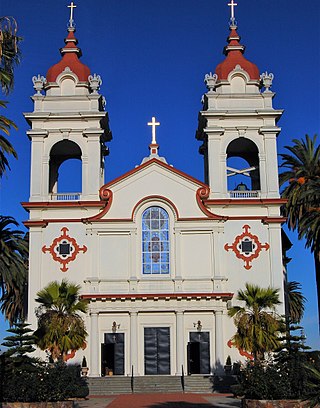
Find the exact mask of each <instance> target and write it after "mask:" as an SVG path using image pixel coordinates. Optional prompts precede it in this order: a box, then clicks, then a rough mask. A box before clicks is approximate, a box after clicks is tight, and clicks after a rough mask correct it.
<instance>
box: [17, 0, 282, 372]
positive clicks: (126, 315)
mask: <svg viewBox="0 0 320 408" xmlns="http://www.w3.org/2000/svg"><path fill="white" fill-rule="evenodd" d="M71 4H72V5H73V3H71ZM230 6H231V19H230V27H229V28H230V32H229V36H228V40H227V44H226V46H225V48H224V54H225V57H224V60H223V61H222V62H221V63H220V64H219V65H218V66H217V67H216V69H215V72H214V73H209V74H207V75H206V76H205V83H206V87H207V90H206V93H205V94H204V96H203V100H202V103H203V106H202V110H201V111H200V113H199V121H198V126H197V130H196V138H197V140H199V142H200V143H199V147H200V149H199V151H200V153H201V154H202V155H203V162H204V178H203V181H200V180H197V179H195V178H194V177H192V175H189V174H185V173H184V172H182V171H180V170H179V169H177V168H175V167H173V166H171V165H169V164H168V163H167V162H166V159H165V158H164V157H160V156H159V154H158V149H159V145H158V142H159V140H157V138H156V128H157V125H158V124H159V123H158V122H157V120H156V118H154V117H153V118H150V122H149V123H148V125H149V126H150V127H151V128H150V131H151V132H152V140H151V144H150V146H149V152H146V155H147V156H146V157H145V158H144V159H143V160H142V162H141V164H140V165H138V166H137V167H135V168H133V169H132V170H131V171H129V172H127V173H125V174H119V176H118V177H117V178H116V179H115V180H113V181H110V182H108V183H107V184H105V180H104V163H105V160H107V155H108V146H107V144H108V143H109V142H110V141H111V139H112V134H111V130H110V128H109V119H108V113H107V112H106V111H105V100H104V97H103V96H102V95H101V94H100V93H99V88H100V85H101V78H100V76H99V75H97V74H95V73H92V72H91V71H90V68H89V67H88V66H86V65H84V64H83V63H82V62H81V60H80V57H81V49H80V48H79V47H78V44H77V43H78V42H77V39H76V36H75V27H74V23H73V16H72V12H71V17H70V22H69V25H68V30H67V37H66V39H65V46H64V47H63V48H61V50H60V51H61V55H62V58H61V60H60V61H59V62H58V63H57V64H55V65H53V66H52V67H50V68H49V69H48V71H47V74H46V77H43V76H41V75H38V76H35V77H33V83H34V88H35V90H36V93H35V94H34V95H33V96H32V99H33V102H34V110H33V112H31V113H26V114H25V118H26V120H27V122H28V123H29V125H30V130H28V132H27V135H28V137H29V139H30V141H31V151H32V154H31V180H30V199H29V201H28V202H25V203H23V206H24V208H25V209H26V210H27V211H28V213H29V219H28V221H26V222H25V225H26V226H28V228H29V230H30V262H29V268H30V270H29V306H28V307H29V309H28V321H29V322H30V323H31V324H32V327H33V328H34V329H35V328H36V326H37V319H36V316H35V308H36V307H37V304H36V302H35V300H34V299H35V298H36V294H37V292H38V291H39V290H41V289H43V288H44V287H45V286H46V285H47V284H48V283H49V282H52V281H54V280H57V281H61V280H62V279H67V280H68V281H69V282H73V283H77V284H79V285H81V294H82V297H83V298H85V299H88V302H89V310H88V313H87V315H86V316H85V324H86V328H87V331H88V333H89V336H88V338H87V344H86V347H85V348H84V349H83V350H79V351H77V352H76V354H75V357H74V359H73V360H71V361H79V362H80V361H81V360H82V356H86V359H87V361H88V366H89V370H90V371H89V375H90V376H91V377H98V376H104V375H106V374H108V372H110V371H111V372H112V373H113V374H114V375H131V373H133V374H134V375H136V376H144V375H158V374H159V375H181V374H182V372H183V373H184V374H185V375H188V374H212V373H221V372H222V371H223V366H224V364H225V361H226V358H227V356H228V355H230V356H231V358H232V361H236V360H241V359H242V360H243V359H244V355H245V353H244V352H243V351H242V350H237V349H236V348H234V347H232V344H231V342H230V339H231V338H232V336H233V335H234V334H235V331H236V328H235V326H234V323H233V320H232V319H231V318H230V317H228V314H227V313H228V308H230V306H232V305H235V304H237V300H236V296H237V292H238V290H239V289H243V288H244V287H245V283H246V282H249V283H251V284H256V285H259V286H261V287H264V288H266V287H268V286H272V287H274V288H279V289H280V299H281V301H282V304H281V305H280V306H279V308H278V312H279V313H280V314H283V313H284V291H283V280H284V273H283V262H282V249H281V248H282V243H281V224H282V223H283V221H284V219H283V218H282V217H281V215H280V206H281V205H282V204H283V202H284V201H283V200H281V198H280V195H279V185H278V170H277V168H278V163H277V147H276V140H277V135H278V134H279V132H280V128H279V127H278V126H277V121H278V120H279V118H280V117H281V114H282V110H278V109H274V108H273V97H274V93H273V91H272V90H271V87H272V80H273V75H272V74H271V73H268V72H264V73H262V74H261V73H260V71H259V69H258V67H257V66H256V65H255V64H254V63H252V62H250V61H248V60H247V59H246V57H245V55H244V51H245V47H244V46H243V45H242V44H241V42H240V36H239V35H238V32H237V24H236V21H235V18H234V6H235V3H234V1H233V0H232V1H231V2H230ZM71 11H73V9H72V8H71ZM53 51H54V50H53ZM217 58H218V56H217ZM200 80H202V78H199V81H200ZM195 128H196V124H195ZM114 137H119V135H114ZM190 137H192V135H190ZM70 159H78V160H79V161H81V169H82V170H81V171H82V190H81V191H73V192H69V193H60V192H58V191H59V189H58V183H59V177H58V174H59V167H60V166H61V165H62V164H63V163H64V162H66V161H68V160H70ZM242 163H245V165H244V166H242ZM240 176H242V177H245V178H246V180H247V181H246V182H245V183H244V182H241V183H239V184H238V185H237V186H236V188H234V184H233V185H232V183H230V180H231V179H233V180H234V178H236V177H240ZM231 185H232V187H233V188H231ZM247 357H248V356H247Z"/></svg>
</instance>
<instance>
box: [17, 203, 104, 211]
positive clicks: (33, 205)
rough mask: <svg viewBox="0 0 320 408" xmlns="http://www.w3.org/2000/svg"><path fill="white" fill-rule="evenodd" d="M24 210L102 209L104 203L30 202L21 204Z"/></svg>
mask: <svg viewBox="0 0 320 408" xmlns="http://www.w3.org/2000/svg"><path fill="white" fill-rule="evenodd" d="M21 205H22V207H23V208H24V209H26V210H27V211H28V210H31V209H33V208H61V207H62V208H64V207H98V208H99V207H104V206H105V202H104V201H30V202H22V203H21Z"/></svg>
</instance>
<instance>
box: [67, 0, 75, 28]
mask: <svg viewBox="0 0 320 408" xmlns="http://www.w3.org/2000/svg"><path fill="white" fill-rule="evenodd" d="M76 7H77V6H76V5H75V4H74V3H73V1H72V2H71V3H70V6H68V8H69V9H70V19H69V25H68V28H74V27H75V26H74V24H73V23H74V20H73V9H74V8H76Z"/></svg>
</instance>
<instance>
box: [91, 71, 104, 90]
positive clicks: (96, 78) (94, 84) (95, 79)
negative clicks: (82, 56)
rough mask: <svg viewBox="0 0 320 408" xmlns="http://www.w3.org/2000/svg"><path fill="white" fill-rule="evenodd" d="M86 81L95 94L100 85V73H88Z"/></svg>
mask: <svg viewBox="0 0 320 408" xmlns="http://www.w3.org/2000/svg"><path fill="white" fill-rule="evenodd" d="M88 81H89V84H90V88H91V89H92V93H94V94H97V93H98V90H99V88H100V86H101V85H102V80H101V77H100V75H97V74H93V75H89V76H88Z"/></svg>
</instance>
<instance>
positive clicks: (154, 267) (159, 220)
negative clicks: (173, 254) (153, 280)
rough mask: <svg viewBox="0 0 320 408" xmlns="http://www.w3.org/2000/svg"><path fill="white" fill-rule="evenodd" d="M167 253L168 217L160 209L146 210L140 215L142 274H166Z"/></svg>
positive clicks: (167, 264) (168, 260)
mask: <svg viewBox="0 0 320 408" xmlns="http://www.w3.org/2000/svg"><path fill="white" fill-rule="evenodd" d="M169 252H170V245H169V215H168V213H167V212H166V211H165V210H164V209H163V208H161V207H150V208H147V209H146V210H145V211H144V213H143V214H142V273H143V274H144V275H165V274H168V273H169V272H170V268H169V262H170V259H169Z"/></svg>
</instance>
